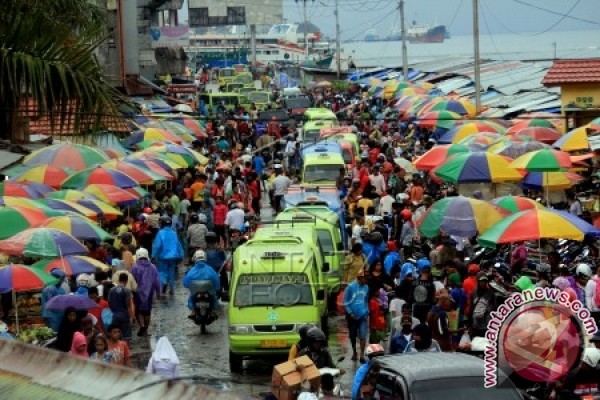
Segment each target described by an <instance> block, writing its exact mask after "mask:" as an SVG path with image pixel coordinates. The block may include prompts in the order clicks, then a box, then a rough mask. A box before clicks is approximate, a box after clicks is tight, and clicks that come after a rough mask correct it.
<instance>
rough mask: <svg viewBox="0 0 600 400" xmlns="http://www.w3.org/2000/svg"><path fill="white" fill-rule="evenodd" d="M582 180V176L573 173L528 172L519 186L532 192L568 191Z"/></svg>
mask: <svg viewBox="0 0 600 400" xmlns="http://www.w3.org/2000/svg"><path fill="white" fill-rule="evenodd" d="M583 179H584V178H583V176H581V175H577V174H576V173H574V172H563V171H555V172H530V173H528V174H527V176H526V177H525V179H523V182H521V185H522V186H523V187H524V188H526V189H533V190H543V189H548V190H557V189H569V188H570V187H572V186H573V185H574V184H576V183H577V182H579V181H581V180H583Z"/></svg>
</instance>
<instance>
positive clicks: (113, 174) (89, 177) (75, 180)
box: [62, 166, 139, 189]
mask: <svg viewBox="0 0 600 400" xmlns="http://www.w3.org/2000/svg"><path fill="white" fill-rule="evenodd" d="M92 184H103V185H113V186H116V187H119V188H130V187H134V186H138V185H139V183H138V182H137V181H136V180H135V179H133V178H132V177H130V176H129V175H127V174H125V173H123V172H120V171H117V170H115V169H111V168H107V167H103V166H97V167H93V168H88V169H85V170H83V171H80V172H77V173H75V174H73V175H71V176H70V177H69V178H68V179H67V180H65V181H64V182H63V183H62V188H63V189H80V188H84V187H86V186H89V185H92Z"/></svg>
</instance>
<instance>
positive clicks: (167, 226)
mask: <svg viewBox="0 0 600 400" xmlns="http://www.w3.org/2000/svg"><path fill="white" fill-rule="evenodd" d="M172 225H173V221H172V220H171V218H170V217H168V216H163V217H161V218H160V230H159V231H158V233H157V234H156V238H155V239H154V244H153V245H152V257H153V258H155V259H156V260H157V267H158V276H159V278H160V284H161V285H162V292H163V293H166V291H167V286H168V287H169V294H171V295H172V294H174V290H175V267H176V266H177V263H178V262H179V261H181V260H183V247H181V242H180V241H179V238H178V237H177V232H175V230H174V229H173V227H172Z"/></svg>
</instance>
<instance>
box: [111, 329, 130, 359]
mask: <svg viewBox="0 0 600 400" xmlns="http://www.w3.org/2000/svg"><path fill="white" fill-rule="evenodd" d="M108 335H109V336H108V351H109V352H111V353H112V355H113V363H114V364H118V365H124V366H126V367H129V368H133V365H132V363H131V350H130V349H129V345H128V344H127V342H125V341H123V340H121V329H120V328H119V327H118V326H117V325H111V326H109V327H108Z"/></svg>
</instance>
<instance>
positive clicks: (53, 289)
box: [42, 268, 67, 332]
mask: <svg viewBox="0 0 600 400" xmlns="http://www.w3.org/2000/svg"><path fill="white" fill-rule="evenodd" d="M50 273H51V274H52V276H54V277H55V278H58V281H57V282H56V283H55V284H54V285H48V286H46V287H45V288H44V290H42V318H44V323H45V324H46V325H47V326H48V327H49V328H52V330H53V331H54V332H58V328H59V327H60V322H61V320H62V318H63V312H62V311H52V310H48V309H47V308H46V303H48V301H50V299H51V298H53V297H55V296H58V295H61V294H67V292H66V290H65V289H64V288H63V283H64V281H65V276H66V275H65V273H64V272H63V271H61V270H60V269H58V268H55V269H53V270H52V272H50Z"/></svg>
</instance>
